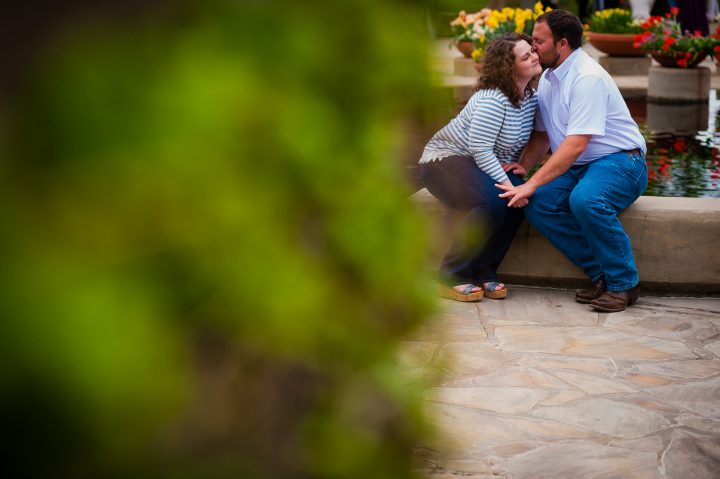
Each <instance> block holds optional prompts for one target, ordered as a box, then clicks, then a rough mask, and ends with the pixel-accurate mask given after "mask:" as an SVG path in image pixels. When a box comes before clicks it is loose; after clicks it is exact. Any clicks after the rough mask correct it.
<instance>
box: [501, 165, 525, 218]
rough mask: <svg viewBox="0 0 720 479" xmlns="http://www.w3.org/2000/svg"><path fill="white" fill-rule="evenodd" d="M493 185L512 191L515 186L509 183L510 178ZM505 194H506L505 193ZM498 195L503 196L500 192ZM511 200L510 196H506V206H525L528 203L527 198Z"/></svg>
mask: <svg viewBox="0 0 720 479" xmlns="http://www.w3.org/2000/svg"><path fill="white" fill-rule="evenodd" d="M503 166H504V165H503ZM518 166H519V165H518ZM520 168H522V166H521V167H520ZM495 186H496V187H498V188H500V189H501V190H503V191H513V189H514V188H515V185H513V184H512V183H510V180H506V181H503V182H502V183H500V184H496V185H495ZM505 195H507V193H506V194H505ZM498 196H500V198H504V197H505V196H503V194H500V195H498ZM512 200H513V198H512V197H510V198H508V203H509V204H508V206H510V207H512V208H522V207H523V206H526V205H527V204H528V199H527V198H517V199H516V200H515V201H512Z"/></svg>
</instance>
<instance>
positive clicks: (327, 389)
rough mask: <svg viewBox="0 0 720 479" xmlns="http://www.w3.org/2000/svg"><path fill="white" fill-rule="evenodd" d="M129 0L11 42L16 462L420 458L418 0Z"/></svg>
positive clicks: (10, 381)
mask: <svg viewBox="0 0 720 479" xmlns="http://www.w3.org/2000/svg"><path fill="white" fill-rule="evenodd" d="M124 3H125V2H119V1H118V2H104V3H103V7H97V6H96V7H93V8H92V9H85V8H84V7H81V6H79V5H84V4H86V2H77V3H73V2H70V3H68V5H67V9H68V11H72V12H73V13H74V14H73V15H67V16H63V17H62V19H61V20H62V21H60V20H58V22H57V23H55V24H52V25H51V26H52V28H50V27H48V29H47V31H42V32H35V33H34V34H33V38H32V39H30V40H32V41H29V43H33V42H36V43H37V44H38V45H40V47H39V48H38V49H37V50H36V51H35V55H34V56H33V58H32V61H28V62H22V64H20V65H19V66H17V65H9V66H10V67H15V66H17V67H18V68H25V69H26V70H25V75H24V80H25V81H24V82H23V84H22V87H21V88H20V89H19V90H18V91H17V92H16V95H15V96H14V97H13V99H12V101H10V99H6V100H5V101H4V104H5V109H4V110H3V118H0V120H2V121H1V122H0V125H2V129H0V152H1V154H2V156H3V158H4V160H3V165H2V167H1V168H2V170H1V171H2V174H0V182H1V184H0V196H1V199H2V201H0V229H1V230H2V238H3V247H2V248H1V249H0V270H1V271H2V274H1V275H0V277H2V279H3V281H2V288H0V315H2V317H3V318H5V320H4V324H5V328H4V331H3V334H2V335H0V351H2V354H1V355H0V358H1V359H2V362H3V365H4V366H5V367H4V368H3V370H2V373H1V375H0V387H1V388H2V391H3V394H2V411H3V413H2V414H3V416H4V417H3V419H4V420H5V421H4V424H6V425H8V426H7V427H6V428H5V429H4V434H5V435H6V437H10V438H12V440H11V441H10V442H11V444H12V445H11V447H10V450H9V451H6V452H10V453H11V456H12V457H14V458H15V460H14V461H13V462H11V463H10V465H9V468H10V470H11V471H10V472H11V475H12V476H13V477H22V476H36V477H43V476H47V477H66V476H67V477H76V478H77V477H90V476H92V477H99V476H110V477H114V476H117V477H173V478H178V477H180V478H182V477H203V478H206V477H209V478H212V477H218V478H220V477H253V478H262V477H346V478H368V477H372V478H402V477H411V476H412V474H411V472H410V470H411V467H410V466H411V461H410V455H409V451H410V448H411V447H412V446H413V445H414V444H415V441H416V440H417V438H418V437H419V435H421V434H423V431H424V428H423V426H422V422H421V421H420V419H419V412H418V404H417V400H416V396H415V395H414V394H412V390H409V389H408V388H406V387H402V386H401V385H402V384H404V382H403V380H402V379H401V377H400V376H399V375H398V373H397V371H396V370H395V357H396V356H395V349H396V346H397V343H398V341H399V340H400V339H401V338H403V337H404V336H405V335H406V334H407V333H408V332H411V331H412V330H413V329H414V328H415V327H416V326H417V325H418V324H419V323H420V321H421V320H422V319H423V317H424V316H425V314H426V312H427V311H428V310H429V308H430V306H431V304H430V302H431V296H429V294H428V291H427V290H426V287H425V281H426V278H425V275H424V274H423V271H425V270H426V268H425V259H426V258H425V256H426V250H425V244H424V241H423V240H422V238H424V236H425V230H424V224H423V223H422V221H421V220H420V218H419V217H418V216H417V214H416V213H415V212H414V210H412V208H411V207H410V205H409V202H408V201H407V196H408V195H409V193H410V191H409V189H408V187H407V186H406V185H405V183H404V180H403V178H402V173H401V169H400V161H399V160H397V159H396V158H397V156H398V152H399V151H400V149H401V148H402V141H401V139H400V138H399V137H398V132H399V131H400V130H399V127H400V125H401V120H403V119H404V117H405V115H406V114H407V113H408V107H407V105H418V104H421V103H422V102H423V101H425V100H424V99H427V98H428V89H427V85H425V83H424V78H426V77H427V75H426V74H425V68H426V66H425V65H426V64H427V62H426V59H425V55H426V52H427V51H428V46H427V45H426V43H425V42H424V41H423V38H424V30H423V28H424V23H423V22H424V16H423V11H422V10H420V11H416V10H415V8H414V7H413V6H412V4H411V3H410V2H404V1H400V0H397V1H386V0H382V1H380V0H377V1H367V0H364V1H359V0H353V1H348V2H334V1H330V0H327V1H322V2H316V4H315V5H314V6H313V7H312V8H309V7H308V6H306V5H304V4H301V3H298V2H292V1H278V2H233V1H221V2H213V3H209V4H206V3H204V2H198V3H195V2H192V3H190V2H187V3H185V4H184V6H183V7H182V8H179V7H176V9H171V8H169V7H167V6H165V7H163V8H161V7H157V6H156V7H157V8H150V7H147V6H138V7H137V11H133V8H132V7H129V6H127V5H124ZM271 4H272V5H271ZM121 7H122V8H121ZM123 9H124V10H123ZM118 10H122V11H124V12H125V14H122V15H119V14H118ZM128 10H130V13H129V14H128ZM68 18H72V19H74V20H73V21H69V20H68ZM348 19H352V21H348ZM398 19H402V20H398ZM408 39H411V41H408ZM28 65H32V69H29V67H28ZM10 118H12V122H11V121H9V119H10Z"/></svg>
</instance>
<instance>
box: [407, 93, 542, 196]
mask: <svg viewBox="0 0 720 479" xmlns="http://www.w3.org/2000/svg"><path fill="white" fill-rule="evenodd" d="M537 104H538V103H537V95H533V96H532V97H530V98H527V97H526V98H525V100H524V101H523V102H522V104H521V105H520V108H515V107H514V106H513V105H512V103H510V100H508V98H507V97H506V96H505V94H504V93H502V92H501V91H500V90H499V89H497V88H496V89H492V90H479V91H477V92H476V93H475V94H474V95H473V96H472V97H471V98H470V101H468V103H467V105H466V106H465V108H463V110H462V111H461V112H460V114H459V115H458V116H456V117H455V118H453V119H452V120H451V121H450V123H448V124H447V125H445V127H443V128H442V129H441V130H440V131H438V132H437V133H435V135H434V136H433V137H432V139H431V140H430V141H429V142H428V144H427V145H426V146H425V150H424V151H423V155H422V158H420V163H427V162H430V161H436V160H440V159H442V158H445V157H447V156H453V155H463V156H472V157H473V158H474V159H475V163H477V165H478V167H479V168H480V169H481V170H482V171H483V172H485V173H486V174H487V175H488V176H490V177H491V178H492V179H494V180H495V181H497V182H498V183H502V182H503V181H506V180H507V179H508V177H507V175H506V174H505V171H503V169H502V167H501V166H500V163H510V162H513V161H517V160H518V159H519V158H520V153H522V150H523V148H525V144H526V143H527V141H528V139H529V138H530V133H531V132H532V128H533V118H534V117H535V110H536V109H537Z"/></svg>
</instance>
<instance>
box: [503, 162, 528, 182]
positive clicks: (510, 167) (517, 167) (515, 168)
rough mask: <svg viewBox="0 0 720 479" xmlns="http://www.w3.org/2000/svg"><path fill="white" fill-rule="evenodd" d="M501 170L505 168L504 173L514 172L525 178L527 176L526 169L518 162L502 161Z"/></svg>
mask: <svg viewBox="0 0 720 479" xmlns="http://www.w3.org/2000/svg"><path fill="white" fill-rule="evenodd" d="M500 166H501V167H502V169H503V170H505V173H508V172H510V173H515V174H516V175H518V176H521V177H523V178H525V177H526V176H527V170H526V169H525V168H523V166H522V165H521V164H520V163H516V162H513V163H502V164H501V165H500Z"/></svg>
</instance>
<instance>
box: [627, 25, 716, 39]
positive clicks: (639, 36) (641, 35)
mask: <svg viewBox="0 0 720 479" xmlns="http://www.w3.org/2000/svg"><path fill="white" fill-rule="evenodd" d="M718 28H720V27H718ZM643 38H644V36H643V34H642V33H638V34H637V35H635V38H633V41H635V42H641V41H643Z"/></svg>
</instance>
